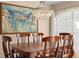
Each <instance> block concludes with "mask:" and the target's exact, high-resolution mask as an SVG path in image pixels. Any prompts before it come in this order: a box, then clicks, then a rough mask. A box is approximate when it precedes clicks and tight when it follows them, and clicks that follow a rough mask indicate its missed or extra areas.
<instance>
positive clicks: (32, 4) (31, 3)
mask: <svg viewBox="0 0 79 59" xmlns="http://www.w3.org/2000/svg"><path fill="white" fill-rule="evenodd" d="M45 2H46V3H47V4H49V5H50V6H51V5H55V4H59V3H63V2H65V1H45ZM4 3H9V4H15V5H21V6H27V7H33V8H36V7H37V6H38V5H39V3H40V1H17V2H16V1H13V2H12V1H5V2H4Z"/></svg>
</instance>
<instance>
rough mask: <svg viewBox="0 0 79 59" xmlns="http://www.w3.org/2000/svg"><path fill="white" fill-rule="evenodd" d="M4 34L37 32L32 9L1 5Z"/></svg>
mask: <svg viewBox="0 0 79 59" xmlns="http://www.w3.org/2000/svg"><path fill="white" fill-rule="evenodd" d="M0 9H1V11H0V12H1V14H2V17H1V19H2V33H16V32H37V20H35V17H34V16H33V15H32V9H31V8H27V7H22V6H17V5H11V4H4V3H1V8H0Z"/></svg>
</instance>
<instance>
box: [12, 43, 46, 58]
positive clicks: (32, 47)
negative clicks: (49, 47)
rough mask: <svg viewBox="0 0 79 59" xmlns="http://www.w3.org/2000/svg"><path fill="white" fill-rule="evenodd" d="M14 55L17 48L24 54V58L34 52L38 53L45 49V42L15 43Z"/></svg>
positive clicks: (13, 47)
mask: <svg viewBox="0 0 79 59" xmlns="http://www.w3.org/2000/svg"><path fill="white" fill-rule="evenodd" d="M11 47H12V49H11V51H12V57H14V56H13V55H14V53H15V50H16V51H17V52H19V53H21V54H23V56H24V58H30V57H31V54H32V53H37V52H39V51H43V50H44V43H41V44H39V43H29V44H28V43H19V44H17V43H15V44H11Z"/></svg>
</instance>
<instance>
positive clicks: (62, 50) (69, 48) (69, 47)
mask: <svg viewBox="0 0 79 59" xmlns="http://www.w3.org/2000/svg"><path fill="white" fill-rule="evenodd" d="M61 40H63V46H60V47H59V48H58V55H59V56H58V57H60V58H63V57H68V58H69V57H72V56H73V53H74V50H73V35H71V34H69V33H68V34H65V35H62V37H61Z"/></svg>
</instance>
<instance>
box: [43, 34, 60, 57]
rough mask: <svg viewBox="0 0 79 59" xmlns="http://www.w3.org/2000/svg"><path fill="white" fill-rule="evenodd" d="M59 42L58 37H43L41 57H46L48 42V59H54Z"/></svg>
mask: <svg viewBox="0 0 79 59" xmlns="http://www.w3.org/2000/svg"><path fill="white" fill-rule="evenodd" d="M59 40H60V37H59V36H48V37H44V38H43V39H42V41H43V42H45V46H44V52H43V56H45V55H46V49H47V48H46V47H47V42H49V49H50V53H49V54H50V55H51V56H50V57H56V54H57V49H58V46H59ZM52 54H53V55H52Z"/></svg>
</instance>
